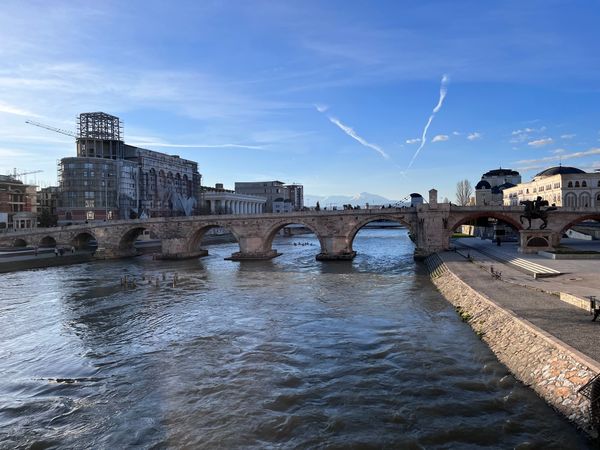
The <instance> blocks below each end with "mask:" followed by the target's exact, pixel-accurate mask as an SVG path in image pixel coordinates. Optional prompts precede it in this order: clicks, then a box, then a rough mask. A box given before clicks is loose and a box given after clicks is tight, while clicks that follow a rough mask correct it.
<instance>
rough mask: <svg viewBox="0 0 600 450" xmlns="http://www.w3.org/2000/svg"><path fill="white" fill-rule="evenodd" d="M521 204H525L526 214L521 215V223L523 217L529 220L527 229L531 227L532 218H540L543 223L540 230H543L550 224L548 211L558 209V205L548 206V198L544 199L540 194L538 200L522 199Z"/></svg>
mask: <svg viewBox="0 0 600 450" xmlns="http://www.w3.org/2000/svg"><path fill="white" fill-rule="evenodd" d="M519 203H520V204H521V205H525V214H523V215H521V216H520V217H519V220H520V221H521V223H523V217H524V218H525V219H527V220H528V221H529V226H528V227H527V229H528V230H529V229H531V220H532V219H540V220H541V221H542V224H541V225H540V230H543V229H544V228H546V227H547V226H548V212H549V211H554V210H556V206H554V205H552V206H548V204H549V203H548V200H542V197H540V196H539V195H538V198H537V199H536V200H521V201H520V202H519Z"/></svg>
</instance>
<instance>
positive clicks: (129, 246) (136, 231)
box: [119, 224, 153, 253]
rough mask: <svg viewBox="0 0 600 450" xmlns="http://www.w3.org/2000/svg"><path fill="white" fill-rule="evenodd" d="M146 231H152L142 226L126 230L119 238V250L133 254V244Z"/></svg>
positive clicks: (134, 250)
mask: <svg viewBox="0 0 600 450" xmlns="http://www.w3.org/2000/svg"><path fill="white" fill-rule="evenodd" d="M146 230H149V231H153V230H151V229H150V228H149V227H148V226H146V225H143V224H140V225H135V226H132V227H131V228H128V229H127V230H126V231H125V232H124V233H123V234H121V237H120V238H119V250H120V251H127V252H130V253H135V252H136V249H135V246H134V243H135V241H136V240H137V239H138V238H139V237H140V236H141V235H142V234H143V233H144V231H146Z"/></svg>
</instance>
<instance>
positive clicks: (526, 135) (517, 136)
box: [509, 127, 546, 144]
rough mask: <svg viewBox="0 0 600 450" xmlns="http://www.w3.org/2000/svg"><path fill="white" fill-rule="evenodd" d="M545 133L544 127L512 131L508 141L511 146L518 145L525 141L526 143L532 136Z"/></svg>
mask: <svg viewBox="0 0 600 450" xmlns="http://www.w3.org/2000/svg"><path fill="white" fill-rule="evenodd" d="M544 131H546V127H540V128H529V127H527V128H523V129H522V130H514V131H512V132H511V133H510V134H511V136H512V138H511V140H510V141H509V142H510V143H511V144H519V143H522V142H525V141H528V140H529V139H531V138H532V136H531V135H532V134H539V133H542V132H544Z"/></svg>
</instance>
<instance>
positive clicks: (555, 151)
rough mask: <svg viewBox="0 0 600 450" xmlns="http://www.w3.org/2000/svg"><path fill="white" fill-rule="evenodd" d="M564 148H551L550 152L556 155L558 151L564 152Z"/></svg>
mask: <svg viewBox="0 0 600 450" xmlns="http://www.w3.org/2000/svg"><path fill="white" fill-rule="evenodd" d="M564 152H565V149H564V148H557V149H556V150H552V152H551V153H554V154H555V155H558V154H560V153H564Z"/></svg>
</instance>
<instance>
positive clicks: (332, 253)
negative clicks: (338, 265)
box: [317, 236, 356, 261]
mask: <svg viewBox="0 0 600 450" xmlns="http://www.w3.org/2000/svg"><path fill="white" fill-rule="evenodd" d="M321 245H322V247H321V253H319V254H318V255H317V261H352V260H353V259H354V257H355V256H356V252H355V251H354V250H352V249H351V248H350V246H349V244H348V238H347V237H346V236H326V237H323V238H322V239H321Z"/></svg>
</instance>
